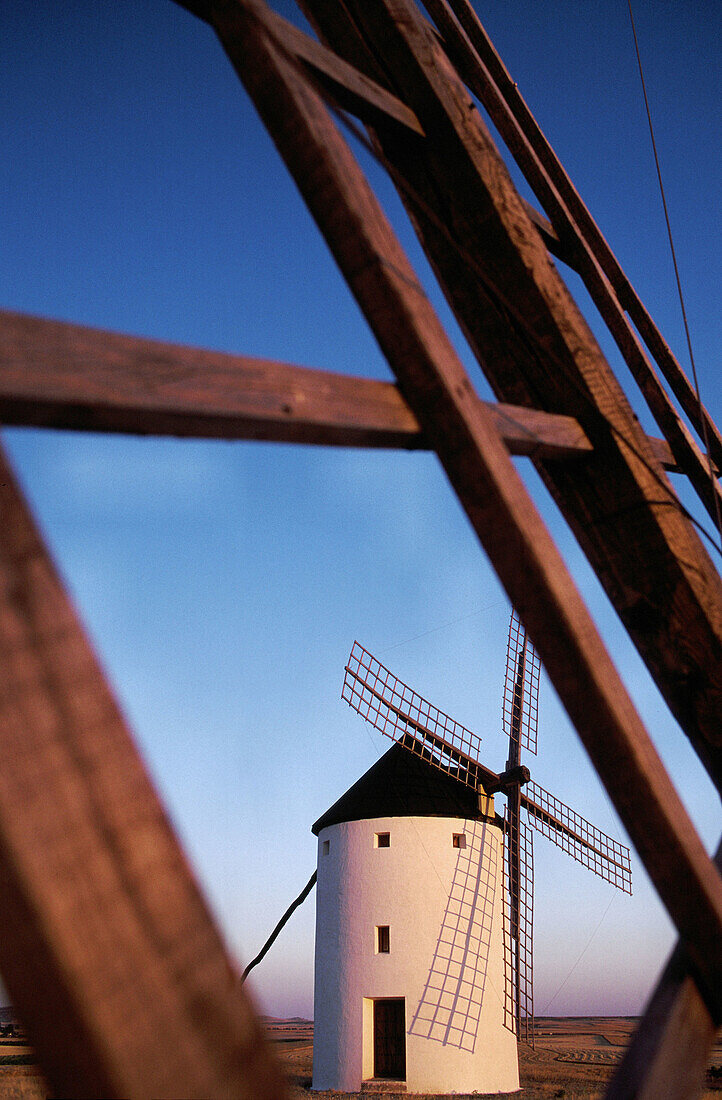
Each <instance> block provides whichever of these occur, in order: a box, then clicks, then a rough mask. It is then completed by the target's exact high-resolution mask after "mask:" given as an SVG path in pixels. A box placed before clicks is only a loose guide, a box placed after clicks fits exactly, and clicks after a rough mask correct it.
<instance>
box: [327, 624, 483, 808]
mask: <svg viewBox="0 0 722 1100" xmlns="http://www.w3.org/2000/svg"><path fill="white" fill-rule="evenodd" d="M341 698H342V699H345V700H346V702H347V703H348V704H349V706H351V707H353V709H354V710H356V711H358V713H359V714H360V715H361V717H362V718H365V719H366V721H367V722H370V723H371V725H372V726H374V727H375V729H377V730H380V732H381V733H383V734H384V735H385V736H386V737H390V738H391V740H392V741H402V742H403V743H404V745H405V747H406V748H407V749H409V750H410V751H411V752H413V753H416V755H417V756H421V757H422V758H423V759H425V760H428V761H429V763H431V764H433V765H434V766H435V767H437V768H439V769H440V770H441V771H443V772H446V773H447V775H453V776H454V777H455V778H457V779H461V780H463V782H465V783H467V784H468V785H469V786H470V787H474V788H475V789H478V788H479V786H480V785H483V777H484V773H485V771H486V769H484V768H483V766H482V765H481V764H480V763H479V761H478V759H477V757H478V754H479V752H480V749H481V738H480V737H479V735H478V734H476V733H472V732H471V730H468V729H467V728H466V727H465V726H462V725H461V723H460V722H456V721H455V720H454V719H453V718H451V717H449V715H448V714H445V713H444V712H443V711H442V710H439V709H438V707H435V706H433V705H432V704H431V703H429V702H428V701H427V700H426V699H424V698H423V696H421V695H419V694H418V692H416V691H414V690H413V689H412V688H410V687H409V686H408V685H407V684H405V683H404V682H403V680H399V678H398V677H397V676H394V674H393V673H392V672H390V671H389V669H387V668H386V667H385V666H384V665H382V664H381V662H380V661H377V660H376V658H375V657H373V656H372V655H371V654H370V653H369V652H368V650H366V649H364V647H363V646H362V645H360V644H359V643H358V642H354V644H353V647H352V649H351V653H350V655H349V659H348V664H347V665H346V669H345V675H344V681H343V688H342V690H341Z"/></svg>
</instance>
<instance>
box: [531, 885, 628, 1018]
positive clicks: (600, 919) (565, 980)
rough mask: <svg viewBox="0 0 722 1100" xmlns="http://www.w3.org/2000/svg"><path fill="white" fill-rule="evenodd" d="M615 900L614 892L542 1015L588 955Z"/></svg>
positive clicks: (542, 1014)
mask: <svg viewBox="0 0 722 1100" xmlns="http://www.w3.org/2000/svg"><path fill="white" fill-rule="evenodd" d="M614 900H615V897H614V894H612V896H611V898H610V899H609V904H608V905H607V908H606V909H605V910H604V912H603V913H602V915H601V917H600V918H599V923H598V924H597V927H596V928H595V929H594V931H593V932H592V934H591V936H590V937H589V939H588V940H587V943H586V946H585V947H584V948H583V950H582V951H581V953H580V954H579V956H578V958H577V961H576V962H575V963H574V966H573V967H572V968H571V970H570V971H569V973H568V974H567V976H566V978H565V979H564V981H563V982H562V984H561V985H560V986H559V988H558V989H557V991H556V993H554V994H553V996H552V997H550V999H549V1000H548V1001H547V1003H546V1004H545V1005H544V1008H543V1009H542V1011H541V1013H540V1015H541V1016H546V1014H547V1012H548V1011H549V1009H550V1008H551V1006H552V1005H553V1004H554V1002H555V1001H556V999H557V997H558V996H559V994H560V993H561V991H562V990H563V989H564V986H565V985H566V984H567V982H568V981H569V979H570V978H571V976H572V974H573V973H574V971H575V970H576V968H577V967H578V966H579V963H580V962H581V961H582V959H583V958H584V956H585V955H586V953H587V951H588V950H589V948H590V947H591V944H592V940H593V939H594V937H595V936H596V934H597V932H598V931H599V929H600V928H601V927H602V924H603V923H604V920H605V918H606V916H607V913H608V912H609V910H610V909H611V907H612V903H613V902H614Z"/></svg>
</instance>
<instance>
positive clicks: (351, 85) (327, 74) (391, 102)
mask: <svg viewBox="0 0 722 1100" xmlns="http://www.w3.org/2000/svg"><path fill="white" fill-rule="evenodd" d="M267 25H268V27H269V30H271V31H272V33H273V35H274V36H275V38H276V41H277V43H278V45H280V46H281V47H282V48H283V49H285V50H286V51H287V52H288V53H289V54H290V55H291V56H292V57H295V58H297V59H298V60H299V61H303V62H305V64H307V65H308V67H309V68H310V70H311V72H312V73H313V74H314V75H315V76H316V78H317V79H319V80H320V83H321V88H322V91H323V90H325V91H330V92H331V94H332V96H333V98H334V100H335V101H336V103H337V104H338V105H339V106H340V107H343V108H344V109H346V110H348V111H350V112H351V113H352V114H355V115H356V116H357V118H360V119H361V120H362V121H364V122H369V123H371V124H372V125H373V123H374V122H376V121H378V120H379V118H383V119H384V120H386V121H388V120H392V121H393V122H397V123H399V125H401V126H404V127H405V128H406V129H407V130H409V131H411V132H412V133H415V134H417V135H419V136H421V137H423V135H424V131H423V130H422V128H421V125H420V123H419V120H418V119H417V117H416V115H415V114H414V112H413V111H411V110H410V109H409V108H408V107H407V106H406V105H405V104H404V103H402V102H401V100H400V99H398V97H397V96H395V95H393V94H392V93H391V92H389V91H387V90H386V88H383V87H381V85H380V84H377V83H376V81H374V80H372V79H371V78H370V77H368V76H365V75H364V73H362V72H360V71H359V70H358V69H356V68H355V67H354V66H353V65H349V64H348V62H346V61H343V60H342V59H341V58H340V57H339V56H338V55H337V54H335V53H333V52H332V51H331V50H329V49H327V48H326V47H325V46H323V45H321V43H320V42H318V41H317V40H316V39H314V38H311V37H310V36H309V35H307V34H304V32H303V31H300V30H299V29H298V27H294V25H293V24H292V23H289V22H288V20H287V19H284V18H283V17H282V16H280V15H277V14H276V13H275V12H273V11H271V10H269V11H268V14H267Z"/></svg>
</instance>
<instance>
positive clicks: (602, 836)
mask: <svg viewBox="0 0 722 1100" xmlns="http://www.w3.org/2000/svg"><path fill="white" fill-rule="evenodd" d="M521 805H522V808H523V809H525V810H526V812H527V814H528V816H529V821H530V823H531V824H532V825H533V826H534V828H535V829H538V830H539V832H540V833H543V834H544V836H546V837H548V838H549V840H551V841H553V842H554V843H555V844H556V845H558V846H559V847H560V848H561V849H562V850H563V851H565V852H567V853H568V854H569V855H570V856H572V857H573V858H574V859H576V860H577V862H578V863H581V864H582V865H583V866H584V867H588V868H589V870H590V871H593V872H594V874H595V875H599V877H600V878H603V879H606V881H607V882H611V883H612V885H613V886H616V887H617V888H618V889H619V890H623V891H624V892H625V894H631V893H632V867H631V861H630V854H629V848H627V847H626V846H625V845H624V844H620V843H619V841H617V840H613V839H612V837H610V836H607V834H606V833H603V832H602V831H601V829H598V828H597V827H596V825H592V824H591V823H590V822H589V821H587V820H586V819H585V818H583V817H582V816H581V815H580V814H578V813H576V812H575V811H574V810H572V809H571V808H570V807H569V806H566V805H565V804H564V803H563V802H560V801H559V799H558V798H555V797H554V795H552V794H549V791H545V790H544V788H543V787H540V786H539V785H538V783H528V784H527V786H526V788H525V789H524V791H523V793H522V795H521Z"/></svg>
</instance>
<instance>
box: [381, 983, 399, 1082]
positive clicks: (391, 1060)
mask: <svg viewBox="0 0 722 1100" xmlns="http://www.w3.org/2000/svg"><path fill="white" fill-rule="evenodd" d="M374 1077H384V1078H391V1079H393V1080H396V1081H405V1080H406V1004H405V1001H404V998H403V997H394V998H393V999H391V998H389V999H384V1000H380V1001H374Z"/></svg>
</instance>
